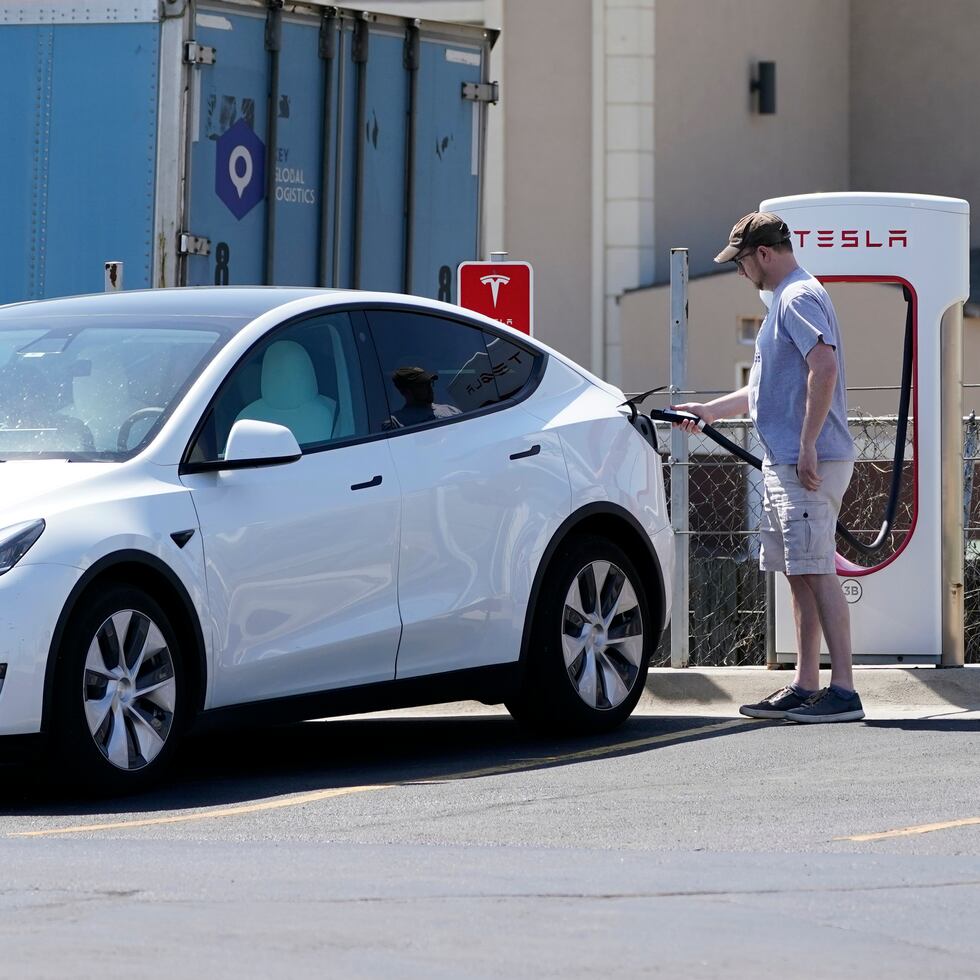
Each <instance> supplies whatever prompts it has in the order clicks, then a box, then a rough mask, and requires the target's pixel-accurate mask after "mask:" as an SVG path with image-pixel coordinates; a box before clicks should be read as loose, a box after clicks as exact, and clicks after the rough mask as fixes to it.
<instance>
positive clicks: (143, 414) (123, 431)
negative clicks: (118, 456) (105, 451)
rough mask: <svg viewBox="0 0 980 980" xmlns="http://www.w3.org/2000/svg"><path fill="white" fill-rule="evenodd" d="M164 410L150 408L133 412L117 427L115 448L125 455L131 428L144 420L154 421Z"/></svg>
mask: <svg viewBox="0 0 980 980" xmlns="http://www.w3.org/2000/svg"><path fill="white" fill-rule="evenodd" d="M163 412H164V409H162V408H156V407H154V406H150V407H148V408H138V409H136V411H135V412H133V413H132V414H131V415H130V416H129V417H128V418H127V419H126V421H125V422H123V424H122V425H121V426H119V436H118V438H117V439H116V448H117V449H118V450H119V452H121V453H125V452H127V451H128V450H129V433H130V432H132V430H133V426H134V425H136V423H137V422H142V421H143V420H144V419H156V418H158V417H159V416H161V415H163Z"/></svg>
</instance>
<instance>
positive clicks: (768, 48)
mask: <svg viewBox="0 0 980 980" xmlns="http://www.w3.org/2000/svg"><path fill="white" fill-rule="evenodd" d="M849 9H850V0H792V2H787V0H739V2H738V3H719V2H718V0H656V13H655V16H656V38H657V45H656V55H655V82H654V89H655V91H656V127H655V140H656V142H655V161H656V171H655V174H656V183H655V191H654V206H655V209H656V219H655V220H656V232H655V235H654V238H655V241H656V243H657V255H656V281H663V280H665V279H667V278H669V275H670V268H669V250H670V248H671V247H673V246H686V247H687V248H689V249H690V262H691V274H692V275H700V274H704V273H707V272H710V271H711V260H712V258H713V257H714V256H715V255H716V254H717V253H718V251H719V250H720V248H721V247H722V245H724V243H725V242H726V241H727V237H728V232H729V230H730V229H731V226H732V225H733V224H734V223H735V221H736V220H737V219H738V218H739V217H740V216H741V215H743V214H745V213H747V212H749V211H752V210H754V209H755V208H757V207H758V205H759V202H760V201H761V200H763V199H765V198H767V197H774V196H778V195H784V194H800V193H806V192H812V191H841V190H848V189H849V183H848V179H849V174H848V159H849V147H848V137H849V127H848V109H849V78H850V68H849V60H850V59H849V50H850V47H849V41H848V34H849V29H850V18H849ZM760 60H761V61H774V62H775V63H776V114H775V115H766V116H763V115H759V114H758V113H757V112H754V111H752V108H751V107H752V98H751V96H750V92H749V79H750V73H751V70H752V69H753V68H754V65H755V63H756V62H758V61H760ZM627 360H628V358H627Z"/></svg>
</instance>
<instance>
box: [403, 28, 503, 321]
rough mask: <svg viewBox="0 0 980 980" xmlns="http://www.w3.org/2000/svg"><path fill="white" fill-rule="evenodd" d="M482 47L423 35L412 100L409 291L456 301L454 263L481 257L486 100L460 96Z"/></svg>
mask: <svg viewBox="0 0 980 980" xmlns="http://www.w3.org/2000/svg"><path fill="white" fill-rule="evenodd" d="M482 59H483V50H482V49H481V48H479V47H476V46H474V47H467V46H465V45H463V44H460V43H458V42H452V41H441V40H433V39H428V38H425V37H423V38H422V42H421V52H420V64H419V78H418V99H417V105H416V112H417V119H416V154H415V175H414V200H413V207H412V211H413V214H414V222H413V228H412V279H411V287H410V289H409V292H412V293H415V294H416V295H419V296H430V297H432V298H433V299H440V300H443V301H445V302H448V303H454V302H456V295H455V293H456V286H455V279H456V266H457V265H458V264H459V263H460V262H463V261H466V260H467V259H474V258H477V257H478V256H479V241H478V236H479V209H480V156H481V145H482V129H483V127H482V123H483V112H484V111H485V107H484V104H482V103H479V102H470V101H467V100H466V99H464V98H463V95H462V91H463V84H464V82H474V83H478V82H480V81H481V78H482V68H481V65H482Z"/></svg>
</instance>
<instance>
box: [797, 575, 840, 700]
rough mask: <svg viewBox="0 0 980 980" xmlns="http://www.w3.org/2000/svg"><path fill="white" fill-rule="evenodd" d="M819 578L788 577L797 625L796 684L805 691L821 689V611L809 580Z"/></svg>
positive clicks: (812, 576) (811, 576)
mask: <svg viewBox="0 0 980 980" xmlns="http://www.w3.org/2000/svg"><path fill="white" fill-rule="evenodd" d="M817 577H818V576H814V575H787V576H786V580H787V581H788V582H789V587H790V590H791V592H792V594H793V619H794V621H795V622H796V651H797V653H796V677H795V678H794V679H793V682H794V683H795V684H796V686H797V687H800V688H803V690H805V691H816V690H818V689H819V688H820V633H821V625H820V624H821V619H820V610H819V608H818V606H817V598H816V596H815V595H814V593H813V589H812V588H811V587H810V583H809V581H808V580H809V579H811V578H817ZM841 597H842V598H843V594H842V596H841Z"/></svg>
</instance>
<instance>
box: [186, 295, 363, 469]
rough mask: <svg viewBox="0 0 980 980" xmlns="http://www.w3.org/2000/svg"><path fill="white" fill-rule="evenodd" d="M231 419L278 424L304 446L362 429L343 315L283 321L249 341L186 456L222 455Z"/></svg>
mask: <svg viewBox="0 0 980 980" xmlns="http://www.w3.org/2000/svg"><path fill="white" fill-rule="evenodd" d="M239 419H255V420H256V421H259V422H274V423H276V424H277V425H284V426H286V428H288V429H289V430H290V431H291V432H292V433H293V435H294V436H295V437H296V441H297V442H298V443H299V445H300V448H301V449H302V450H303V451H304V452H308V451H312V450H316V449H320V448H324V447H327V446H329V445H330V444H331V443H336V442H346V441H349V440H351V439H357V438H361V437H363V436H367V435H369V434H370V430H371V426H370V421H369V419H368V411H367V404H366V400H365V396H364V382H363V379H362V375H361V367H360V358H359V356H358V350H357V346H356V344H355V342H354V336H353V331H352V329H351V323H350V317H349V315H348V314H347V313H330V314H326V315H323V316H316V317H312V318H310V319H309V320H303V321H301V322H299V323H295V324H291V325H290V326H288V327H285V328H284V329H282V330H278V331H276V332H275V333H274V334H273V335H272V336H271V337H269V338H267V339H266V340H264V341H263V342H262V343H261V344H259V345H258V346H257V347H255V348H254V349H253V350H252V351H251V352H250V353H249V354H248V355H247V356H246V357H245V359H244V360H243V361H242V362H241V363H240V364H238V365H237V366H236V367H235V369H234V371H233V372H232V373H231V374H230V375H229V376H228V379H227V380H226V382H225V384H224V386H223V387H222V389H221V390H220V392H219V393H218V396H217V398H216V399H215V401H214V403H213V405H212V407H211V410H210V412H209V414H208V417H207V419H206V421H205V423H204V425H203V427H202V429H201V432H200V435H199V436H198V438H197V440H196V442H195V444H194V446H193V447H192V449H191V454H190V457H189V459H190V461H191V462H211V461H216V460H220V459H223V458H224V451H225V445H226V444H227V442H228V435H229V433H230V432H231V427H232V426H233V425H234V424H235V422H237V421H238V420H239Z"/></svg>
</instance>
